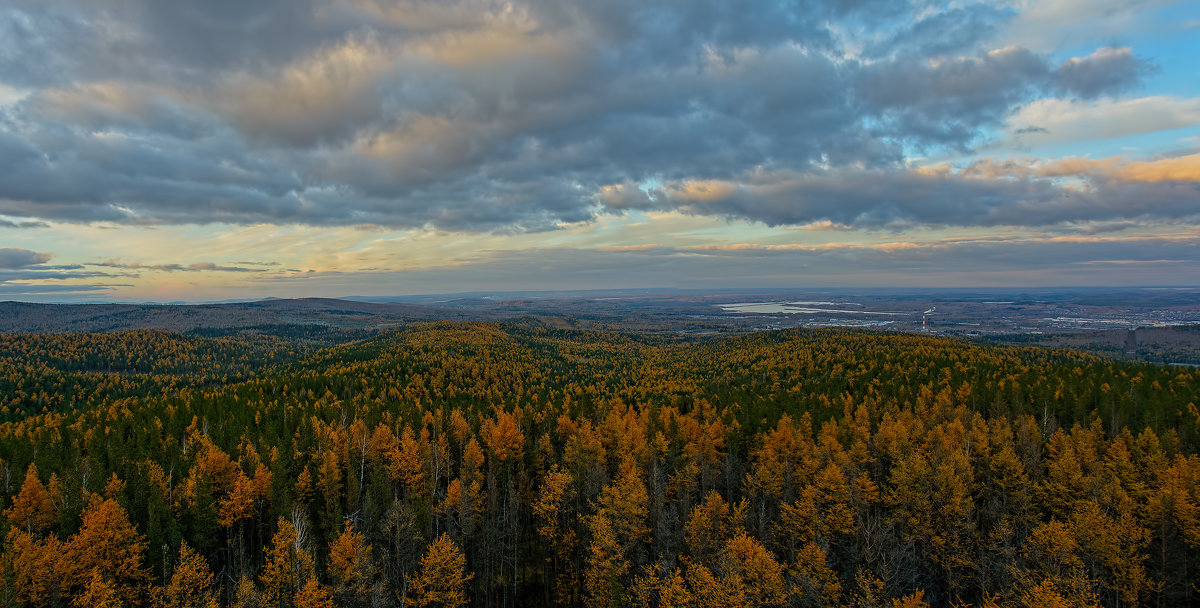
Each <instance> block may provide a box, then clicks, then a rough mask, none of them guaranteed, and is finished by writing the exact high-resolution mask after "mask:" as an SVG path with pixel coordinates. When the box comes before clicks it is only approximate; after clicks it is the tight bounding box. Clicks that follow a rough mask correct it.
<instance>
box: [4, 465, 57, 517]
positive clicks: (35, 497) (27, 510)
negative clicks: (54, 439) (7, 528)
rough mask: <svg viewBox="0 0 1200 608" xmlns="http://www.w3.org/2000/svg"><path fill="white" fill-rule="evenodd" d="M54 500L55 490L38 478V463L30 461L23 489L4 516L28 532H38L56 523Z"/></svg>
mask: <svg viewBox="0 0 1200 608" xmlns="http://www.w3.org/2000/svg"><path fill="white" fill-rule="evenodd" d="M54 489H57V488H54ZM54 502H55V496H54V492H53V491H51V490H47V489H46V486H45V485H43V484H42V480H41V479H38V470H37V465H35V464H32V463H30V465H29V469H28V470H26V472H25V482H24V483H22V484H21V491H20V492H19V493H18V494H17V497H16V498H14V499H13V504H12V506H11V507H9V508H8V509H6V510H5V511H4V516H5V517H6V518H8V522H9V523H11V524H12V525H13V526H15V527H18V528H21V529H23V530H25V532H26V533H27V534H36V533H39V532H42V531H44V530H46V529H47V528H49V527H50V526H53V525H54Z"/></svg>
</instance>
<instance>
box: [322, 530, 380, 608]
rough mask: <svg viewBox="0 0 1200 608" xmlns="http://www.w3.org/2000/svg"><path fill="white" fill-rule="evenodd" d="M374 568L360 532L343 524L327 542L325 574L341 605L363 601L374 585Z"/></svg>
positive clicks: (368, 546) (361, 603)
mask: <svg viewBox="0 0 1200 608" xmlns="http://www.w3.org/2000/svg"><path fill="white" fill-rule="evenodd" d="M375 575H376V568H375V563H374V562H373V561H372V559H371V545H368V544H367V543H366V539H365V538H364V537H363V535H362V533H361V532H358V531H357V530H355V529H354V528H353V527H352V526H346V529H345V531H343V532H342V533H341V535H339V536H338V537H337V538H336V539H334V541H333V542H332V543H330V544H329V576H330V578H331V579H332V582H333V586H334V594H335V595H336V596H337V598H338V600H339V602H340V603H342V604H345V605H366V604H368V603H369V602H370V600H371V591H372V590H373V588H374V586H375Z"/></svg>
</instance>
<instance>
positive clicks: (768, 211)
mask: <svg viewBox="0 0 1200 608" xmlns="http://www.w3.org/2000/svg"><path fill="white" fill-rule="evenodd" d="M1068 177H1069V178H1072V179H1073V181H1071V182H1065V181H1063V180H1064V178H1068ZM596 201H597V203H598V204H601V205H604V206H605V207H608V208H610V209H613V210H629V209H643V210H647V209H649V210H676V211H681V212H684V213H688V214H695V215H713V216H724V217H730V218H738V219H747V220H752V221H760V222H763V223H766V224H768V225H811V224H814V223H821V222H829V223H830V224H831V225H837V226H854V227H859V228H887V227H894V228H911V227H913V226H1025V227H1045V226H1053V225H1058V224H1063V223H1070V222H1113V221H1121V220H1128V219H1131V218H1137V219H1157V220H1186V221H1193V220H1195V219H1197V218H1198V217H1200V155H1192V156H1185V157H1179V158H1169V159H1159V160H1155V161H1128V160H1126V159H1120V158H1110V159H1098V160H1092V159H1068V160H1063V161H1059V162H1055V163H1047V164H1038V163H1028V162H1018V161H1012V160H994V159H985V160H981V161H978V162H976V163H974V164H972V165H969V166H967V167H964V168H963V169H961V170H955V169H953V168H952V167H948V166H939V167H931V168H922V169H911V170H905V171H898V170H860V169H842V170H831V171H828V172H824V173H797V172H788V171H781V172H772V173H767V172H756V173H750V174H746V175H744V176H741V178H740V179H737V180H679V181H672V182H666V183H664V184H662V185H661V186H659V187H655V188H652V189H646V190H643V189H641V188H638V187H637V186H635V185H633V184H629V183H624V184H616V185H609V186H606V187H604V188H601V189H600V190H599V192H598V193H597V195H596Z"/></svg>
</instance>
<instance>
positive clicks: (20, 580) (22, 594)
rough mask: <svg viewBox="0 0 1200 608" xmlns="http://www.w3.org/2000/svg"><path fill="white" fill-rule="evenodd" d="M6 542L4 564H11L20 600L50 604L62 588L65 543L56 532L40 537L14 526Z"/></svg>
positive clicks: (35, 604) (37, 603)
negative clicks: (6, 551)
mask: <svg viewBox="0 0 1200 608" xmlns="http://www.w3.org/2000/svg"><path fill="white" fill-rule="evenodd" d="M5 545H6V546H7V547H8V553H7V554H6V555H5V558H6V559H5V561H6V562H9V563H6V564H5V565H6V566H10V565H11V568H12V571H13V575H14V577H13V586H14V588H15V589H14V590H15V591H16V597H17V600H18V601H20V602H23V603H25V605H28V606H49V605H51V603H53V602H54V600H55V598H57V597H58V596H60V595H61V594H62V591H63V589H62V582H63V580H62V579H63V574H64V573H63V570H64V568H65V566H66V563H65V562H64V561H63V560H62V555H63V549H64V545H63V543H62V542H61V541H59V540H58V538H56V537H54V536H53V535H50V536H47V537H46V538H45V539H44V540H40V541H39V540H37V539H35V538H33V537H32V536H31V535H29V534H28V533H26V532H25V531H24V530H21V529H20V528H16V527H14V528H11V529H10V530H9V532H8V540H7V542H6V543H5ZM10 560H11V561H10Z"/></svg>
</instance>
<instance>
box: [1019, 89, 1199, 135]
mask: <svg viewBox="0 0 1200 608" xmlns="http://www.w3.org/2000/svg"><path fill="white" fill-rule="evenodd" d="M1006 122H1007V124H1008V126H1009V129H1010V131H1011V133H1012V135H1011V136H1010V139H1009V140H1008V141H1001V142H997V145H996V147H1001V146H1004V145H1012V144H1020V145H1026V146H1038V145H1048V144H1058V143H1067V142H1081V141H1095V140H1099V139H1109V138H1117V137H1128V136H1132V135H1141V134H1144V133H1154V132H1156V131H1166V130H1170V129H1180V128H1184V127H1191V126H1194V125H1196V124H1197V123H1200V98H1196V97H1193V98H1181V97H1174V96H1167V95H1155V96H1149V97H1136V98H1132V99H1119V100H1118V99H1095V100H1078V99H1063V98H1046V99H1039V100H1036V101H1032V102H1030V103H1028V104H1025V105H1023V106H1021V107H1020V109H1018V110H1017V111H1016V112H1014V113H1013V114H1012V115H1011V116H1010V117H1008V119H1007V120H1006Z"/></svg>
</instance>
